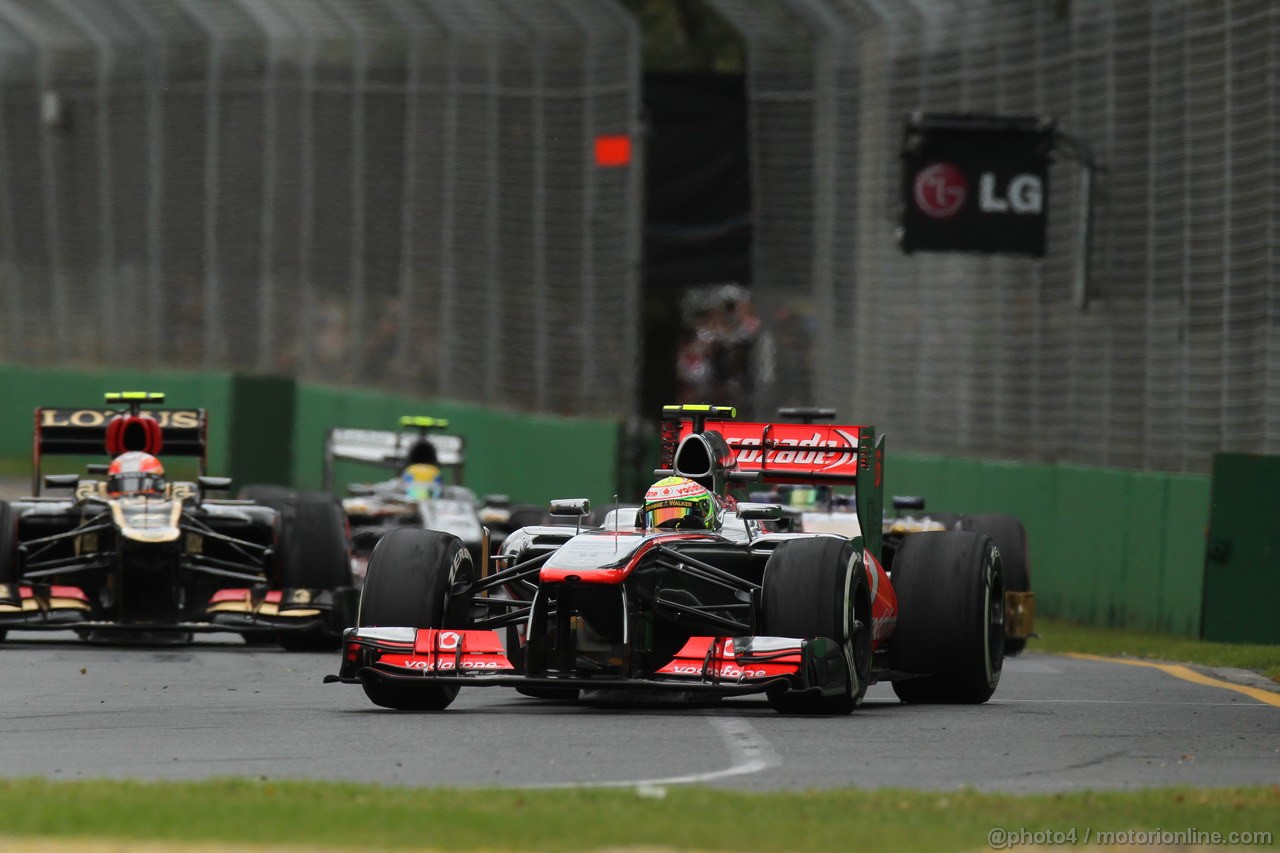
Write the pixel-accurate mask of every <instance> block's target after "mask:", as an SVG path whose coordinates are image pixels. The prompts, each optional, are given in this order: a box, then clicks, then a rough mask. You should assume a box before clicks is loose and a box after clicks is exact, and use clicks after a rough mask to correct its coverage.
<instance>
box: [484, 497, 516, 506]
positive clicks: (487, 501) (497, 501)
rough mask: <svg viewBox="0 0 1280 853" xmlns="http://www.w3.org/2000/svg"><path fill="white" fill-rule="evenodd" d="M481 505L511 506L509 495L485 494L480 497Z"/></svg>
mask: <svg viewBox="0 0 1280 853" xmlns="http://www.w3.org/2000/svg"><path fill="white" fill-rule="evenodd" d="M480 505H481V506H511V496H510V495H485V496H484V497H482V498H480Z"/></svg>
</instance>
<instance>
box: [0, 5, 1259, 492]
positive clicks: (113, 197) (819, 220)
mask: <svg viewBox="0 0 1280 853" xmlns="http://www.w3.org/2000/svg"><path fill="white" fill-rule="evenodd" d="M703 2H705V3H707V4H708V5H710V6H711V7H712V8H713V9H715V10H716V11H717V12H718V13H719V14H720V15H721V16H722V17H724V18H725V19H726V20H727V21H729V22H730V23H731V24H732V25H733V26H734V27H735V28H736V29H737V30H738V31H739V32H740V33H741V34H742V37H743V39H744V41H745V43H746V47H747V84H748V85H747V90H748V99H749V105H750V113H749V116H750V127H751V131H750V132H751V140H750V142H751V158H752V188H751V189H752V199H753V215H754V229H753V233H754V238H753V239H754V245H753V253H754V257H753V278H752V298H753V300H754V301H755V303H756V305H757V307H758V309H759V310H760V312H761V318H762V320H763V326H762V332H761V335H760V337H759V339H758V340H757V342H756V347H755V354H756V355H755V357H756V364H757V382H756V385H755V387H756V389H757V391H756V395H757V396H756V399H755V400H754V401H753V402H752V405H751V406H750V408H752V409H754V413H755V414H757V415H766V414H768V413H769V412H770V411H771V410H772V409H773V408H774V407H776V406H778V405H782V404H808V405H812V404H818V405H828V406H836V407H838V408H839V409H840V410H841V414H842V417H848V418H851V419H856V420H866V421H871V422H874V423H876V424H877V425H879V426H881V427H882V428H883V429H884V430H885V431H887V432H888V433H889V434H890V446H891V447H892V448H894V449H898V450H917V451H932V452H938V453H946V454H963V455H973V456H994V457H1005V458H1015V459H1027V460H1040V461H1075V462H1084V463H1090V464H1101V465H1118V466H1124V467H1130V468H1146V469H1154V470H1166V471H1193V472H1205V471H1208V470H1209V466H1210V460H1211V457H1212V454H1213V453H1214V452H1215V451H1219V450H1231V451H1238V452H1256V453H1280V239H1278V238H1280V234H1277V222H1280V147H1277V145H1276V142H1275V140H1276V139H1277V137H1278V136H1280V96H1278V94H1277V93H1280V87H1277V85H1276V79H1277V76H1278V75H1280V4H1275V3H1271V2H1269V1H1268V0H1227V2H1193V1H1192V0H1154V2H1152V0H1072V2H1027V0H967V2H963V3H960V2H954V0H909V2H903V0H703ZM639 63H640V34H639V30H638V26H637V23H636V21H635V20H634V19H632V18H631V17H630V15H629V14H628V13H627V12H626V11H625V10H624V9H623V8H622V6H621V5H620V4H619V3H617V2H615V0H0V310H3V317H0V360H3V361H7V362H13V363H30V364H43V365H50V364H59V365H69V366H85V365H95V364H103V365H114V366H144V367H157V368H160V367H164V368H198V369H218V370H225V369H232V370H248V371H257V372H263V373H283V374H287V375H295V376H298V377H300V378H302V379H306V380H312V381H321V382H328V383H333V384H339V385H357V386H362V387H369V386H376V387H380V388H383V389H386V390H389V391H394V392H396V393H402V394H408V395H414V396H431V397H439V398H445V399H452V400H458V401H463V402H469V403H477V404H481V405H486V406H493V407H500V408H504V409H512V410H519V411H537V412H547V413H555V414H586V415H596V416H608V417H618V418H622V417H624V416H626V415H628V414H630V413H632V412H633V409H634V406H635V400H636V396H637V395H636V391H637V380H638V377H637V370H638V368H637V365H638V364H639V363H640V359H639V353H640V347H641V343H640V341H639V340H638V338H639V330H640V327H641V311H640V294H639V276H638V270H637V264H638V258H639V251H638V249H639V242H640V222H641V219H642V210H643V199H642V197H641V190H640V172H641V168H640V165H639V164H640V157H641V150H640V149H641V147H642V143H643V137H642V134H641V132H640V124H639V121H640V119H639V114H640V86H641V82H640V67H639ZM918 111H926V112H974V113H995V114H1004V115H1039V116H1050V117H1053V118H1055V119H1056V120H1057V123H1058V126H1059V127H1060V128H1061V129H1062V130H1063V131H1065V132H1067V133H1069V134H1070V135H1071V136H1072V137H1075V138H1077V139H1079V140H1081V141H1083V142H1084V143H1086V144H1088V145H1089V146H1090V147H1091V148H1092V150H1093V151H1094V153H1095V155H1096V158H1097V161H1098V163H1099V165H1100V170H1099V172H1098V173H1097V175H1096V185H1095V189H1094V192H1093V195H1092V198H1093V206H1092V218H1093V230H1092V234H1091V235H1090V237H1089V239H1088V240H1087V241H1086V239H1085V232H1084V228H1085V223H1086V220H1087V218H1088V217H1086V215H1085V214H1086V213H1087V211H1086V205H1085V203H1084V199H1085V195H1084V193H1083V192H1082V184H1081V180H1080V171H1079V167H1078V165H1077V164H1076V163H1075V162H1072V161H1071V160H1069V159H1067V158H1065V157H1063V156H1058V157H1057V158H1056V160H1055V162H1054V164H1053V166H1052V167H1051V171H1050V184H1051V189H1050V194H1049V197H1048V198H1049V207H1048V221H1049V235H1048V251H1047V254H1046V256H1045V257H1044V258H1043V259H1026V258H1014V257H1004V256H989V255H986V256H983V255H961V254H930V253H917V254H913V255H910V256H908V255H904V254H903V253H902V252H901V251H900V250H899V249H898V243H897V239H896V233H895V232H896V229H897V227H898V224H899V221H900V217H899V212H900V204H901V202H900V190H899V184H900V180H901V177H900V174H901V170H900V165H899V150H900V147H901V143H902V131H903V123H904V121H905V120H906V118H907V116H909V115H910V114H912V113H914V112H918ZM628 140H629V141H630V143H631V145H632V147H633V149H634V150H629V149H628V147H627V144H626V143H627V141H628ZM1086 248H1087V251H1086ZM1082 285H1083V286H1085V288H1086V289H1085V291H1084V293H1083V295H1085V296H1087V297H1088V299H1087V304H1085V305H1083V306H1082V305H1081V298H1080V297H1081V295H1082V290H1081V288H1082ZM673 369H674V368H673ZM710 402H721V401H718V400H713V401H710Z"/></svg>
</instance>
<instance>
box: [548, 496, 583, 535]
mask: <svg viewBox="0 0 1280 853" xmlns="http://www.w3.org/2000/svg"><path fill="white" fill-rule="evenodd" d="M590 512H591V501H589V500H587V499H586V498H570V499H568V500H562V501H552V502H551V507H550V513H551V515H552V517H553V518H576V519H577V527H576V528H575V529H574V535H577V534H579V533H581V532H582V519H584V518H586V517H587V515H588V514H589V513H590Z"/></svg>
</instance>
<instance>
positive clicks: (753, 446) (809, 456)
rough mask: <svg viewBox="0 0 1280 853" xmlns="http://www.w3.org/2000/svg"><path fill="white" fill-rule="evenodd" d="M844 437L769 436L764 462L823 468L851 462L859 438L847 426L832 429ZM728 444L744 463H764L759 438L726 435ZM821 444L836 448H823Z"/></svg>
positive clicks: (817, 435)
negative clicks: (850, 432) (774, 437)
mask: <svg viewBox="0 0 1280 853" xmlns="http://www.w3.org/2000/svg"><path fill="white" fill-rule="evenodd" d="M832 432H834V433H836V434H837V435H839V436H840V437H841V438H842V439H844V440H843V441H838V440H834V439H823V437H822V433H820V432H815V433H814V434H813V436H812V437H811V438H807V439H795V438H782V439H778V440H776V441H773V440H770V441H768V444H769V445H770V447H769V449H768V450H764V451H763V453H764V462H763V464H764V465H766V466H768V465H796V466H804V467H806V468H812V467H814V466H821V469H820V470H825V469H827V468H835V467H838V466H840V465H845V464H847V463H849V462H852V461H853V460H854V458H855V457H856V456H857V453H858V440H857V439H856V438H854V437H853V436H851V435H849V434H848V433H847V432H845V431H844V430H840V429H837V430H832ZM726 441H727V442H728V444H729V446H730V447H732V448H733V450H734V452H735V454H736V455H737V460H738V463H739V464H741V465H760V464H761V452H762V449H761V444H762V442H760V441H759V440H757V439H744V438H736V437H735V438H726ZM819 448H835V449H834V450H824V449H819Z"/></svg>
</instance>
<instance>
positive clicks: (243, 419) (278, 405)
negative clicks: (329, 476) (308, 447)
mask: <svg viewBox="0 0 1280 853" xmlns="http://www.w3.org/2000/svg"><path fill="white" fill-rule="evenodd" d="M297 388H298V385H297V383H296V382H295V381H294V380H293V379H289V378H286V377H283V376H252V375H243V374H237V375H236V376H235V377H234V379H233V381H232V386H231V417H230V425H229V429H228V441H227V444H228V447H229V449H230V465H229V466H228V469H227V473H228V474H229V475H230V476H231V478H232V480H233V481H234V482H235V485H236V487H237V488H238V487H240V486H246V485H248V484H250V483H274V484H276V485H281V486H287V485H292V483H293V480H294V478H293V431H294V411H295V409H296V408H297V396H298V393H297Z"/></svg>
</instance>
